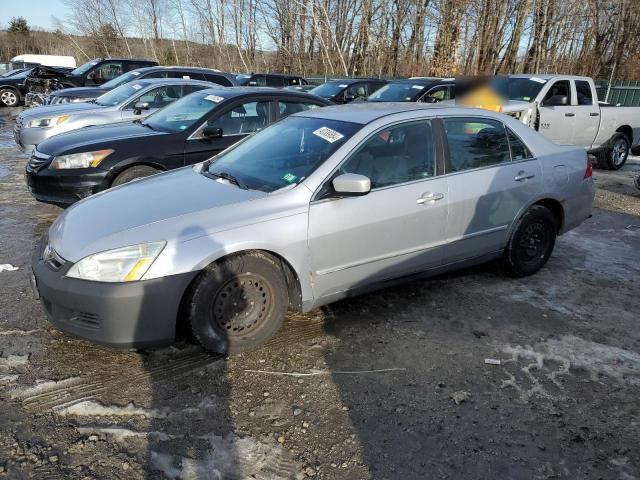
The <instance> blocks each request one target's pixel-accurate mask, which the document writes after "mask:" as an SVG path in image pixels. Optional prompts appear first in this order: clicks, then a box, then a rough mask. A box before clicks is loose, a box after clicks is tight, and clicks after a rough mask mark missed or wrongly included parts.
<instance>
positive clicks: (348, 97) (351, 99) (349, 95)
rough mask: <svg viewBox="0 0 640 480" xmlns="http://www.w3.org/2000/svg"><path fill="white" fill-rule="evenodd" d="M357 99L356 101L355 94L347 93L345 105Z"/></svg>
mask: <svg viewBox="0 0 640 480" xmlns="http://www.w3.org/2000/svg"><path fill="white" fill-rule="evenodd" d="M355 99H356V96H355V95H354V94H352V93H346V92H345V94H344V101H345V103H349V102H351V101H353V100H355Z"/></svg>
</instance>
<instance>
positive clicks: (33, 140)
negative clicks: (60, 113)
mask: <svg viewBox="0 0 640 480" xmlns="http://www.w3.org/2000/svg"><path fill="white" fill-rule="evenodd" d="M28 121H29V120H28V118H27V119H21V121H20V122H16V125H15V127H14V129H13V138H14V140H15V141H16V143H17V144H18V146H19V147H20V148H21V149H22V150H24V151H25V152H27V153H31V152H32V151H33V149H34V148H35V147H36V146H37V145H38V144H39V143H41V142H44V141H45V140H46V139H47V138H50V137H53V136H54V135H57V134H59V133H62V131H61V130H59V129H56V128H37V127H26V122H28Z"/></svg>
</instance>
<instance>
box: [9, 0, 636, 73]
mask: <svg viewBox="0 0 640 480" xmlns="http://www.w3.org/2000/svg"><path fill="white" fill-rule="evenodd" d="M63 1H64V3H65V4H66V5H67V6H68V7H69V11H70V12H71V14H70V15H69V17H68V18H64V19H62V18H60V19H56V27H57V28H56V30H55V32H34V31H31V30H29V28H28V26H26V24H25V25H24V26H26V27H27V28H26V31H25V30H24V29H21V28H17V29H14V30H13V31H12V29H11V28H9V29H8V30H7V31H5V32H3V33H2V36H3V37H4V38H2V41H0V52H1V53H2V55H3V56H4V57H8V56H10V55H12V54H19V53H51V54H71V55H73V56H75V57H76V58H77V59H78V61H79V62H82V61H83V60H86V59H89V58H94V57H98V56H129V57H145V58H152V59H155V60H157V61H159V62H160V63H162V64H180V65H200V66H206V67H214V68H219V69H221V70H225V71H236V72H240V71H243V72H249V71H252V72H257V71H278V72H285V73H286V72H291V73H294V72H295V73H300V74H303V75H312V74H323V75H327V76H344V75H356V76H365V75H367V76H368V75H373V76H410V75H414V76H417V75H433V76H455V75H480V74H490V75H491V74H499V73H521V72H524V73H542V72H544V73H571V74H583V75H589V76H593V77H597V78H603V77H609V76H614V77H615V78H627V79H635V78H638V73H639V70H640V67H639V66H638V65H637V63H638V62H637V59H638V53H639V52H640V8H638V7H639V6H640V2H639V0H63ZM12 25H13V22H12ZM21 49H23V50H21ZM24 49H28V50H29V51H26V50H24ZM34 50H38V51H39V52H36V51H34Z"/></svg>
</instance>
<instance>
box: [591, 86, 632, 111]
mask: <svg viewBox="0 0 640 480" xmlns="http://www.w3.org/2000/svg"><path fill="white" fill-rule="evenodd" d="M596 89H597V90H598V100H600V101H603V102H604V101H607V102H609V103H611V104H612V105H624V106H629V107H638V106H640V80H614V81H613V82H611V85H609V81H608V80H596ZM607 92H608V93H609V97H608V98H607Z"/></svg>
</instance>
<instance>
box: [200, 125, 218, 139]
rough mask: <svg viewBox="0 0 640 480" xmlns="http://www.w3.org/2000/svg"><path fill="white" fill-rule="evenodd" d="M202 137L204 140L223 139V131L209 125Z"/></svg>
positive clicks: (203, 131)
mask: <svg viewBox="0 0 640 480" xmlns="http://www.w3.org/2000/svg"><path fill="white" fill-rule="evenodd" d="M202 136H203V137H204V138H220V137H222V129H221V128H218V127H212V126H211V125H207V126H206V127H204V129H203V130H202Z"/></svg>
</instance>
